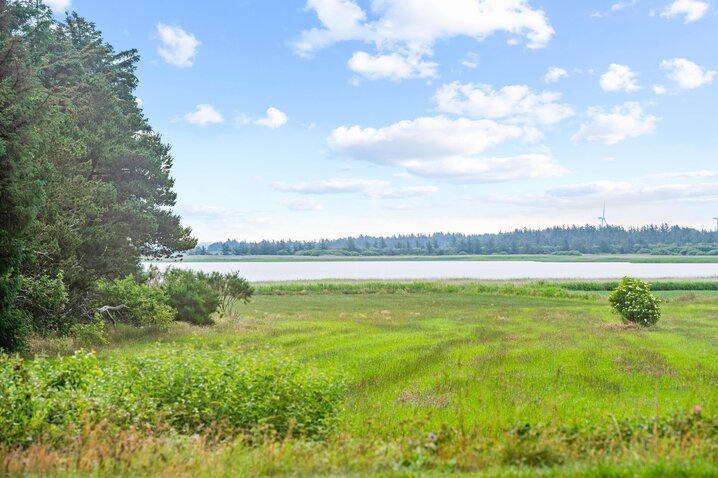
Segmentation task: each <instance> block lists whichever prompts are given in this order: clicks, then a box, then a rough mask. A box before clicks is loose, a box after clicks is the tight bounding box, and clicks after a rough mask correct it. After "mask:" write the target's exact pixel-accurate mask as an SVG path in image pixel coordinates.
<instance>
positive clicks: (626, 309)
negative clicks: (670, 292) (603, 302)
mask: <svg viewBox="0 0 718 478" xmlns="http://www.w3.org/2000/svg"><path fill="white" fill-rule="evenodd" d="M608 301H609V302H610V304H611V306H612V307H613V310H614V311H615V312H616V313H618V314H620V315H621V317H623V320H624V322H630V323H634V324H638V325H641V326H644V327H649V326H651V325H654V324H655V323H656V322H658V319H659V318H660V317H661V308H660V299H658V297H656V296H654V295H653V294H652V293H651V288H650V286H649V285H648V284H647V283H646V282H643V281H642V280H640V279H634V278H632V277H624V278H623V280H622V281H621V283H620V284H618V287H617V288H616V290H614V291H613V292H611V295H609V296H608Z"/></svg>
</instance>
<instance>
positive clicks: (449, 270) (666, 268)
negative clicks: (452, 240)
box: [148, 261, 718, 282]
mask: <svg viewBox="0 0 718 478" xmlns="http://www.w3.org/2000/svg"><path fill="white" fill-rule="evenodd" d="M148 264H154V265H157V266H159V267H160V268H161V269H163V268H167V267H178V268H181V269H192V270H197V271H203V272H215V271H216V272H222V273H225V272H236V271H239V272H240V273H241V275H242V276H243V277H245V278H246V279H247V280H249V281H252V282H265V281H267V282H269V281H294V280H319V279H375V280H382V279H387V280H390V279H404V280H420V279H477V280H507V279H619V278H621V277H624V276H631V277H639V278H641V279H660V278H675V279H678V278H684V279H686V278H709V277H718V263H714V264H634V263H628V262H532V261H515V262H514V261H506V262H501V261H496V262H488V261H487V262H480V261H416V262H412V261H372V262H362V261H348V262H322V261H311V262H172V263H167V262H160V263H148Z"/></svg>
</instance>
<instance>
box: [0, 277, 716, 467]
mask: <svg viewBox="0 0 718 478" xmlns="http://www.w3.org/2000/svg"><path fill="white" fill-rule="evenodd" d="M352 287H353V289H352ZM541 290H546V289H545V288H543V287H533V289H532V288H531V287H524V288H521V287H518V288H516V287H514V288H512V289H511V290H510V291H509V290H499V289H494V290H491V291H483V292H481V293H477V292H476V290H475V289H472V288H471V287H470V286H466V287H462V286H455V287H448V288H447V287H444V286H431V285H424V286H417V287H416V288H414V289H406V290H402V289H401V288H397V287H393V286H392V287H387V288H385V289H382V288H381V287H380V286H375V287H374V288H362V286H361V285H352V286H346V287H344V288H334V289H332V288H325V289H322V288H321V287H318V286H315V287H314V288H312V287H305V288H302V287H301V286H265V287H259V289H258V294H257V296H256V297H255V298H254V299H253V301H252V302H251V303H250V304H249V305H246V306H245V305H243V306H240V307H238V308H237V311H236V312H237V315H238V317H237V318H225V319H222V320H221V321H220V322H219V324H218V325H217V326H216V327H214V328H196V327H190V326H187V325H184V324H177V325H176V326H174V327H173V328H172V329H171V330H170V331H169V332H167V333H165V334H158V335H156V336H150V337H144V338H143V337H138V336H130V335H128V334H126V333H124V332H116V336H115V337H114V339H115V340H114V344H115V345H113V346H111V347H107V348H104V349H102V350H101V351H100V352H99V356H100V360H101V361H106V362H113V361H116V360H120V359H122V358H124V357H131V356H133V355H135V354H138V353H143V352H144V351H146V350H147V349H148V348H151V347H154V345H153V343H154V342H155V341H156V340H157V339H158V338H159V340H161V341H162V342H163V343H164V344H165V345H166V346H168V347H172V348H174V349H180V350H181V349H183V348H188V349H190V348H193V347H197V346H201V347H210V348H222V347H224V348H226V350H237V351H238V352H239V351H242V352H245V351H251V350H257V349H264V348H271V349H272V350H274V351H275V352H276V353H279V354H281V355H284V356H287V357H292V358H294V359H297V360H298V361H300V362H302V363H306V364H309V365H311V366H312V367H313V368H316V369H319V370H323V371H326V372H328V373H330V374H332V375H336V376H343V377H344V378H345V380H346V382H347V384H348V386H349V391H348V394H347V396H346V399H345V403H344V405H343V408H342V411H341V412H340V416H339V417H338V420H339V421H338V425H337V427H336V429H335V431H334V432H332V433H331V434H329V435H328V436H326V437H324V438H322V439H319V440H308V439H302V438H286V439H282V440H270V439H267V440H266V441H264V442H262V443H261V444H259V445H258V444H257V443H256V442H254V443H248V442H247V441H246V440H242V439H238V440H235V441H221V442H216V441H211V440H208V439H205V438H204V437H203V436H201V435H202V434H199V435H193V436H191V437H183V436H179V435H176V434H175V435H173V434H171V433H170V434H166V435H163V436H150V437H147V436H144V435H141V434H140V435H137V436H135V435H132V434H126V433H125V434H121V435H117V436H115V435H113V436H108V435H107V434H103V432H102V430H98V431H93V430H88V431H87V434H88V435H89V436H92V437H93V438H92V440H90V441H88V442H87V443H84V442H83V443H84V444H83V443H78V444H77V445H75V446H74V448H73V446H70V447H69V448H65V449H62V450H60V451H56V450H51V449H48V448H47V447H44V446H42V445H37V446H34V445H33V446H31V447H30V448H29V449H24V450H21V451H17V450H15V451H12V452H8V453H7V455H6V457H5V458H4V460H3V459H2V458H1V457H0V464H2V468H0V471H2V470H3V469H4V470H5V472H6V473H9V474H13V473H18V474H20V473H23V472H24V473H30V474H32V473H36V474H38V475H43V474H53V473H54V474H57V475H65V476H75V475H82V474H97V475H110V474H120V475H135V476H240V475H242V476H259V475H278V476H317V475H330V476H343V475H352V476H366V475H381V476H415V475H419V474H421V475H423V474H436V475H443V474H453V473H456V474H459V473H460V474H466V475H467V476H626V477H628V476H718V298H716V296H715V292H714V291H706V292H701V291H696V292H691V293H686V292H684V291H675V292H671V291H666V292H663V294H665V295H666V297H667V299H668V301H667V302H666V303H665V304H664V307H663V310H664V313H663V318H662V319H661V321H660V322H659V324H658V325H657V326H656V327H655V328H653V329H650V330H637V329H633V328H629V327H624V326H622V325H620V321H619V320H618V318H617V317H616V316H614V315H612V314H611V312H610V310H609V307H608V304H607V302H606V300H605V297H604V296H603V295H601V294H602V293H600V292H594V293H592V292H565V291H564V292H563V293H560V294H559V293H557V292H556V291H555V290H554V289H548V292H545V293H542V292H540V291H541ZM542 294H543V295H545V297H544V296H542ZM695 406H700V407H701V412H700V413H696V412H694V411H693V409H694V407H695ZM118 443H119V444H120V446H119V451H118Z"/></svg>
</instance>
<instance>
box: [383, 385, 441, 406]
mask: <svg viewBox="0 0 718 478" xmlns="http://www.w3.org/2000/svg"><path fill="white" fill-rule="evenodd" d="M396 401H397V402H399V403H401V404H404V405H416V406H419V407H430V408H444V407H446V406H448V405H449V397H447V396H446V395H434V394H431V393H426V392H420V391H418V390H409V389H404V390H402V391H401V394H400V395H399V398H398V399H397V400H396Z"/></svg>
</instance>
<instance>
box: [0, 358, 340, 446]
mask: <svg viewBox="0 0 718 478" xmlns="http://www.w3.org/2000/svg"><path fill="white" fill-rule="evenodd" d="M0 390H2V391H3V392H2V393H0V444H9V445H29V444H30V443H32V442H33V441H37V440H39V439H41V440H43V441H50V442H54V443H58V444H62V443H66V442H68V441H70V440H72V439H73V436H74V435H75V434H76V433H79V430H80V429H81V428H82V427H83V426H85V425H98V424H100V423H102V424H104V425H105V426H109V427H116V428H117V429H127V428H129V427H135V429H137V430H147V431H148V432H150V433H152V431H153V430H155V431H158V430H167V431H168V432H170V433H172V432H179V433H186V434H194V433H207V432H211V433H213V434H215V435H214V436H231V435H236V434H239V433H242V432H250V431H252V430H254V429H262V430H265V431H268V432H275V433H277V434H278V435H280V436H282V435H286V434H288V433H289V432H290V431H291V432H292V434H295V435H306V436H310V437H318V436H320V435H322V434H324V433H325V432H327V431H329V430H331V429H332V427H333V426H334V425H335V423H336V419H337V415H338V411H339V406H340V404H341V402H342V400H343V398H344V395H345V392H346V386H345V384H344V381H343V380H342V379H338V378H335V377H332V376H330V375H327V374H324V373H321V372H318V371H316V370H312V369H311V368H309V367H307V366H306V365H305V364H303V363H300V362H298V361H295V360H292V359H288V358H285V357H282V356H280V355H277V354H275V353H273V352H269V351H264V352H260V353H256V352H255V353H237V352H236V351H234V350H230V349H219V350H208V349H198V348H170V347H158V348H157V349H155V350H152V351H150V352H145V353H142V354H137V355H133V356H131V357H119V358H116V359H114V360H113V361H106V362H104V361H103V362H100V361H99V360H98V359H97V358H96V357H95V355H94V354H92V353H86V352H76V353H75V354H74V355H72V356H69V357H62V358H57V359H48V358H44V357H38V358H36V359H35V360H32V361H23V360H22V359H19V358H17V357H8V356H5V355H1V354H0Z"/></svg>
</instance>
